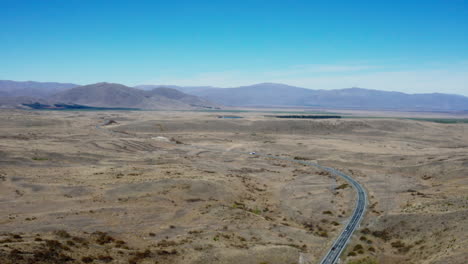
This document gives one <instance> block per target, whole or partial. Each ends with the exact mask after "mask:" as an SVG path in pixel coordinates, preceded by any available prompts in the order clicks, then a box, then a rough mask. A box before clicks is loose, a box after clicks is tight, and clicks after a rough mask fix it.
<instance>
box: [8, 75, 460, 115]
mask: <svg viewBox="0 0 468 264" xmlns="http://www.w3.org/2000/svg"><path fill="white" fill-rule="evenodd" d="M35 100H36V101H37V102H40V103H44V102H48V103H69V104H78V105H87V106H97V107H129V108H142V109H193V108H215V107H218V106H220V105H224V106H239V107H311V108H313V107H317V108H335V109H340V108H341V109H375V110H410V111H418V110H419V111H466V110H468V97H465V96H461V95H451V94H442V93H432V94H405V93H400V92H387V91H379V90H370V89H362V88H347V89H337V90H312V89H306V88H301V87H295V86H289V85H285V84H275V83H261V84H255V85H250V86H241V87H235V88H216V87H211V86H193V87H181V86H174V85H139V86H136V87H133V88H132V87H127V86H125V85H121V84H114V83H97V84H91V85H85V86H79V85H76V84H68V83H65V84H64V83H39V82H14V81H0V106H2V107H8V106H10V107H11V106H18V105H21V103H22V102H23V101H25V102H26V103H31V102H33V101H35Z"/></svg>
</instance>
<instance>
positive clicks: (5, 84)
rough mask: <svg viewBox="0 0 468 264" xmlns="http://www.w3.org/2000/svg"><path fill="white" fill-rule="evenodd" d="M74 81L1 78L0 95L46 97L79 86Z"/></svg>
mask: <svg viewBox="0 0 468 264" xmlns="http://www.w3.org/2000/svg"><path fill="white" fill-rule="evenodd" d="M77 86H78V85H76V84H73V83H56V82H31V81H28V82H16V81H8V80H0V96H29V97H38V98H46V97H48V96H50V95H52V94H54V93H57V92H59V91H63V90H66V89H70V88H74V87H77Z"/></svg>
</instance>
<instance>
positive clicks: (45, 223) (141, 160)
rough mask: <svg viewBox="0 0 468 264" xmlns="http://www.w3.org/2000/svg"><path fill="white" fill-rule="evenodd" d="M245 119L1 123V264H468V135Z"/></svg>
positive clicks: (104, 116)
mask: <svg viewBox="0 0 468 264" xmlns="http://www.w3.org/2000/svg"><path fill="white" fill-rule="evenodd" d="M236 115H240V116H242V117H244V118H242V119H220V118H218V116H217V115H216V113H210V112H194V113H190V112H175V111H173V112H170V111H167V112H165V111H147V112H146V111H145V112H144V111H135V112H132V111H108V112H68V111H67V112H60V111H20V110H11V111H10V110H2V111H0V124H1V126H0V193H1V196H0V211H1V212H2V213H3V214H2V215H1V216H0V262H1V263H31V262H32V263H104V262H108V263H132V264H133V263H194V264H198V263H200V264H201V263H246V264H250V263H251V264H260V263H268V264H274V263H278V264H280V263H281V264H283V263H298V261H299V259H300V258H302V259H305V260H306V263H307V262H308V263H318V261H319V260H320V259H321V257H322V256H323V255H324V254H325V253H326V251H327V250H328V248H329V246H330V245H331V242H332V241H333V240H334V238H335V237H336V236H337V235H338V234H339V232H340V231H341V228H342V227H343V225H344V223H345V222H346V220H347V217H348V216H349V215H350V214H351V213H352V210H353V208H354V198H355V194H354V191H353V189H352V188H351V187H350V186H348V185H347V184H346V182H344V181H343V180H341V179H339V178H336V177H334V176H332V175H329V174H328V173H326V172H324V171H320V170H318V169H316V168H312V167H307V166H303V165H300V164H296V163H291V162H287V161H279V160H275V159H269V158H263V157H258V156H255V155H248V154H245V153H249V152H258V153H264V154H271V155H277V156H279V157H288V158H294V159H298V160H309V161H313V162H318V163H319V164H322V165H325V166H329V167H334V168H336V169H339V170H341V171H343V172H346V173H347V174H349V175H352V176H353V177H354V178H355V179H356V180H358V181H359V182H360V183H361V184H362V185H363V186H364V187H365V188H366V189H367V191H368V194H369V200H370V206H369V209H368V213H367V215H366V216H365V218H364V222H363V224H362V226H361V227H360V229H359V230H358V232H357V233H356V234H355V235H354V236H353V239H352V242H351V244H350V246H348V248H347V249H346V251H345V252H344V254H343V257H342V260H344V263H359V261H360V260H362V259H365V258H370V259H372V260H375V261H376V262H375V263H389V264H390V263H424V264H426V263H466V260H467V258H468V254H467V253H466V250H465V249H466V248H468V239H467V237H468V230H467V229H466V227H467V226H468V219H467V217H468V196H467V193H468V177H467V176H468V133H467V132H468V124H438V123H431V122H423V121H415V120H396V119H339V120H285V119H274V118H272V117H265V116H264V115H262V114H260V113H256V112H242V113H236ZM108 120H115V121H116V122H117V123H116V124H111V125H108V126H102V124H103V123H105V122H106V121H108ZM208 149H209V150H208ZM213 150H215V151H213ZM362 263H364V262H362Z"/></svg>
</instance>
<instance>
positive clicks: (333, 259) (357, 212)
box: [255, 153, 368, 264]
mask: <svg viewBox="0 0 468 264" xmlns="http://www.w3.org/2000/svg"><path fill="white" fill-rule="evenodd" d="M255 155H259V156H264V157H269V158H274V159H281V160H287V161H291V162H296V163H300V164H305V165H309V166H313V167H316V168H319V169H322V170H325V171H328V172H330V173H331V174H333V175H336V176H338V177H341V178H343V179H345V180H346V181H347V182H348V183H349V184H351V186H353V188H354V190H356V193H357V202H356V207H355V208H354V211H353V214H352V216H351V217H350V219H349V220H348V222H347V224H346V226H345V227H344V229H343V230H342V231H341V233H340V235H339V236H338V238H336V240H335V241H334V242H333V244H332V246H331V248H330V249H329V250H328V252H327V254H326V255H325V256H324V257H323V259H322V261H320V264H334V263H337V262H338V261H339V259H340V255H341V253H342V252H343V250H344V249H345V248H346V245H347V244H348V242H349V239H350V238H351V236H352V235H353V233H354V231H356V229H357V228H358V227H359V224H360V223H361V221H362V218H363V217H364V214H365V212H366V207H367V203H368V202H367V194H366V191H365V190H364V188H363V187H362V185H361V184H359V183H358V182H357V181H356V180H354V179H353V178H352V177H351V176H349V175H347V174H344V173H343V172H341V171H339V170H336V169H333V168H329V167H325V166H322V165H319V164H317V163H314V162H308V161H302V160H294V159H289V158H282V157H276V156H271V155H262V154H257V153H255Z"/></svg>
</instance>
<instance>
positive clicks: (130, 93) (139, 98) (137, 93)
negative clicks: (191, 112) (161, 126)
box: [49, 82, 215, 109]
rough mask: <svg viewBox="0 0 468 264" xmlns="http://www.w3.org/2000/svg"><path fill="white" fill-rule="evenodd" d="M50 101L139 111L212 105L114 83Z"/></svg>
mask: <svg viewBox="0 0 468 264" xmlns="http://www.w3.org/2000/svg"><path fill="white" fill-rule="evenodd" d="M49 99H50V101H53V102H60V103H69V104H70V103H71V104H79V105H86V106H98V107H128V108H142V109H186V108H196V107H200V108H211V107H214V106H215V105H214V104H212V103H210V102H208V101H207V100H203V99H199V98H197V97H196V96H193V95H188V94H184V93H182V92H180V91H177V90H174V89H171V88H158V89H155V90H152V91H143V90H140V89H135V88H130V87H127V86H125V85H121V84H116V83H105V82H102V83H96V84H91V85H85V86H80V87H76V88H73V89H70V90H66V91H63V92H60V93H57V94H55V95H53V96H51V97H50V98H49Z"/></svg>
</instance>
